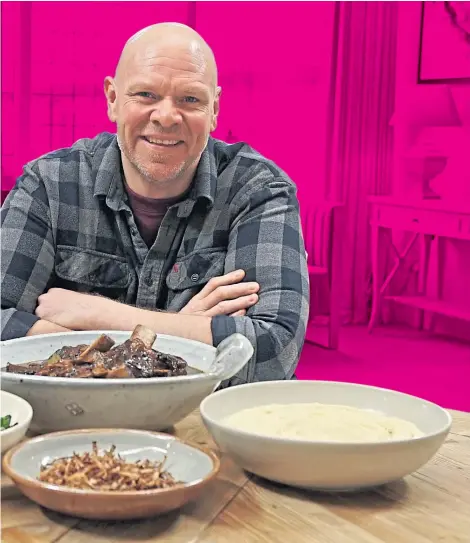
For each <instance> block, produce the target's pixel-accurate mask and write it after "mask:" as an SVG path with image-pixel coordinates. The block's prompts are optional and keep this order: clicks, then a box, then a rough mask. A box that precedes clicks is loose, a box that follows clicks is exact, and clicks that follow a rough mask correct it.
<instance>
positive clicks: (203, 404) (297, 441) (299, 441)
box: [199, 379, 453, 449]
mask: <svg viewBox="0 0 470 543" xmlns="http://www.w3.org/2000/svg"><path fill="white" fill-rule="evenodd" d="M302 384H307V385H308V384H319V385H341V386H345V387H351V388H356V387H359V388H367V389H373V390H379V391H383V392H387V393H390V394H392V395H395V396H406V397H408V398H413V399H414V400H418V401H420V402H422V403H424V404H427V405H429V406H432V407H433V408H435V409H438V410H439V411H441V412H442V414H443V415H444V416H445V417H446V419H447V421H446V424H445V425H444V426H443V427H442V428H441V429H440V430H437V431H435V432H430V433H426V434H424V435H422V436H418V437H412V438H405V439H393V440H390V441H367V442H365V441H320V440H312V439H299V438H293V437H276V436H268V435H260V434H255V433H253V432H248V431H246V430H239V429H238V428H231V427H230V426H228V425H227V424H223V423H221V422H219V421H216V420H215V419H213V418H212V417H211V416H210V415H208V414H207V404H209V403H210V402H211V401H216V400H214V399H213V398H214V397H217V396H223V395H228V394H236V390H237V389H239V388H240V387H243V388H254V389H256V388H260V387H263V386H272V387H276V388H282V387H284V386H294V387H295V386H301V385H302ZM304 386H305V385H304ZM234 391H235V392H234ZM279 403H281V404H282V400H281V401H280V402H279ZM298 403H307V402H298ZM312 403H313V402H312ZM318 403H320V402H318ZM261 405H264V404H260V406H261ZM325 405H326V404H325ZM335 405H341V404H335ZM255 407H258V406H255ZM199 410H200V413H201V417H202V419H203V421H204V422H206V421H208V422H209V423H210V424H212V425H213V426H215V427H217V428H218V429H220V430H222V431H225V432H227V431H228V432H230V433H232V434H234V435H238V436H240V437H243V438H251V439H259V440H263V441H267V442H269V443H273V444H274V443H281V442H282V443H283V444H286V445H287V444H288V445H291V444H292V445H293V444H296V445H303V446H308V445H309V446H316V447H332V446H333V447H356V448H361V449H362V448H370V447H374V448H375V447H383V446H388V447H393V446H398V445H404V444H409V443H419V442H422V441H426V440H428V439H431V438H433V437H438V436H442V435H443V436H446V435H447V434H448V433H449V431H450V429H451V426H452V422H453V419H452V416H451V414H450V413H449V411H448V410H447V409H444V408H443V407H441V406H439V405H437V404H436V403H434V402H430V401H429V400H425V399H423V398H419V397H418V396H413V395H412V394H407V393H406V392H399V391H397V390H391V389H389V388H383V387H376V386H373V385H363V384H360V383H345V382H342V381H324V380H323V381H320V380H319V381H316V380H312V379H310V380H302V381H300V380H299V381H294V380H291V381H262V382H257V383H246V384H243V385H238V386H237V387H229V388H225V389H222V390H218V391H216V392H214V393H213V394H210V395H209V396H206V397H205V398H204V399H203V400H202V402H201V404H200V407H199ZM409 422H410V421H409ZM209 431H210V429H209ZM211 435H212V432H211Z"/></svg>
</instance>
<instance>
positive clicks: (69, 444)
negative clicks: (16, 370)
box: [2, 429, 220, 520]
mask: <svg viewBox="0 0 470 543" xmlns="http://www.w3.org/2000/svg"><path fill="white" fill-rule="evenodd" d="M93 441H96V443H97V445H98V448H99V451H100V453H102V452H103V451H109V449H110V448H111V447H112V446H113V445H114V446H115V447H116V454H119V455H120V456H121V457H122V458H123V459H124V460H126V461H128V462H136V461H138V460H151V461H157V462H161V461H163V459H164V457H165V456H167V461H166V462H165V465H164V468H165V469H166V470H167V471H168V472H169V473H170V474H171V475H173V477H174V478H175V479H176V480H177V481H180V482H181V483H182V484H180V485H178V486H176V487H169V488H163V489H155V490H143V491H142V490H141V491H132V490H127V491H124V492H112V491H99V490H76V489H73V488H69V487H65V486H56V485H51V484H47V483H43V482H42V481H38V480H37V477H38V475H39V473H40V470H41V466H42V465H47V464H49V463H50V462H52V461H54V460H55V459H57V458H64V457H70V456H72V455H73V453H77V454H80V453H83V452H91V450H92V443H93ZM2 466H3V469H4V471H5V472H6V474H7V475H8V476H9V477H11V479H13V481H14V482H15V484H17V485H18V487H19V489H20V490H21V491H22V492H23V494H25V495H26V496H27V497H28V498H30V499H31V500H33V501H34V502H36V503H38V504H39V505H42V506H44V507H47V508H48V509H52V510H53V511H59V512H61V513H66V514H68V515H73V516H76V517H83V518H90V519H99V520H123V519H137V518H145V517H152V516H155V515H159V514H162V513H166V512H167V511H171V510H173V509H178V508H179V507H181V506H182V505H184V504H186V503H187V502H189V501H193V500H195V499H196V498H197V497H198V496H199V495H200V493H201V492H202V490H203V489H204V488H205V486H206V485H207V484H208V483H209V482H210V481H211V480H212V479H213V478H214V477H215V476H216V474H217V472H218V470H219V466H220V462H219V459H218V458H217V456H216V455H215V454H214V453H212V452H211V451H209V450H205V449H203V448H202V447H199V446H196V445H191V444H190V443H186V442H184V441H182V440H180V439H178V438H176V437H173V436H170V435H166V434H158V433H154V432H145V431H140V430H117V429H116V430H106V429H105V430H100V429H94V430H73V431H71V432H57V433H52V434H47V435H45V436H39V437H36V438H33V439H30V440H28V441H25V442H23V443H20V444H19V445H17V446H16V447H15V448H14V449H11V450H10V451H8V453H7V454H6V455H5V456H4V458H3V462H2Z"/></svg>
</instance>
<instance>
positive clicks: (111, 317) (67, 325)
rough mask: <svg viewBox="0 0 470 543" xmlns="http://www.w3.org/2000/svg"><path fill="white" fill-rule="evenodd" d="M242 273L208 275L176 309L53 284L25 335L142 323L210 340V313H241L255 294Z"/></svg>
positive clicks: (40, 300) (125, 327) (163, 331)
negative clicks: (166, 309) (157, 308)
mask: <svg viewBox="0 0 470 543" xmlns="http://www.w3.org/2000/svg"><path fill="white" fill-rule="evenodd" d="M244 276H245V273H244V271H243V270H236V271H234V272H230V273H228V274H226V275H224V276H222V277H215V278H213V279H211V280H210V281H209V282H208V283H207V285H206V286H205V287H204V288H203V289H202V290H201V292H200V293H198V294H197V295H196V296H194V298H193V299H192V300H191V301H190V302H189V303H188V304H187V305H186V306H185V307H184V308H183V309H182V310H181V311H180V312H179V313H168V312H160V311H149V310H146V309H140V308H137V307H133V306H129V305H125V304H122V303H120V302H116V301H114V300H110V299H109V298H104V297H101V296H93V295H89V294H82V293H78V292H73V291H70V290H64V289H60V288H52V289H50V290H49V291H48V292H47V293H45V294H42V295H41V296H39V298H38V306H37V308H36V311H35V314H36V315H37V316H38V317H39V318H40V320H38V321H37V322H36V323H35V324H34V325H33V326H32V327H31V328H30V330H29V332H28V335H36V334H47V333H53V332H65V331H69V330H132V329H133V328H134V327H135V326H137V325H138V324H143V325H145V326H147V327H149V328H152V329H154V330H158V332H159V333H161V334H168V335H179V336H183V337H186V338H188V339H194V340H196V341H202V342H204V343H208V344H209V345H212V344H213V338H212V332H211V326H210V325H211V319H212V317H213V316H215V315H232V316H244V315H245V314H246V310H247V309H248V308H249V307H251V306H252V305H254V304H255V303H256V302H257V300H258V295H257V294H256V293H257V292H258V290H259V285H258V283H256V282H247V283H242V282H241V281H242V279H243V278H244Z"/></svg>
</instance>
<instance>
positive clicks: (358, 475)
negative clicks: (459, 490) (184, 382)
mask: <svg viewBox="0 0 470 543" xmlns="http://www.w3.org/2000/svg"><path fill="white" fill-rule="evenodd" d="M314 402H318V403H323V404H340V405H347V406H351V407H357V408H363V409H374V410H377V411H380V412H383V413H384V414H386V415H390V416H395V417H399V418H402V419H405V420H408V421H410V422H412V423H414V424H416V426H417V427H418V428H419V429H420V430H421V431H422V432H423V433H424V436H423V437H419V438H414V439H407V440H401V441H389V442H386V443H383V442H374V443H338V442H320V441H316V442H315V441H303V440H295V439H285V438H284V439H283V438H276V437H264V436H260V435H255V434H250V433H247V432H242V431H239V430H235V429H232V428H230V427H228V426H227V425H226V424H225V423H224V422H223V419H224V418H225V417H227V416H229V415H231V414H232V413H235V412H236V411H240V410H242V409H246V408H250V407H255V406H261V405H266V404H273V403H278V404H290V403H314ZM201 415H202V418H203V421H204V423H205V425H206V427H207V428H208V430H209V432H210V433H211V435H212V437H213V438H214V440H215V442H216V443H217V444H218V446H219V447H220V449H221V450H222V451H223V452H226V453H227V454H229V455H230V456H231V457H232V458H233V459H234V460H235V462H237V463H238V464H239V465H240V466H241V467H242V468H244V469H245V470H247V471H249V472H252V473H254V474H256V475H259V476H261V477H265V478H266V479H271V480H273V481H277V482H280V483H284V484H288V485H293V486H298V487H304V488H311V489H316V490H328V491H340V490H341V491H346V490H359V489H362V488H367V487H372V486H377V485H381V484H385V483H388V482H391V481H394V480H397V479H401V478H402V477H404V476H406V475H409V474H411V473H412V472H414V471H416V470H417V469H419V468H420V467H422V466H423V465H424V464H425V463H426V462H428V461H429V460H430V459H431V458H432V457H433V456H434V454H435V453H436V452H437V451H438V449H439V448H440V446H441V445H442V443H443V442H444V440H445V438H446V436H447V434H448V432H449V430H450V426H451V423H452V419H451V417H450V415H449V413H448V412H447V411H445V410H444V409H442V408H440V407H439V406H437V405H435V404H433V403H430V402H428V401H425V400H422V399H420V398H416V397H414V396H409V395H407V394H402V393H399V392H395V391H392V390H386V389H382V388H376V387H371V386H365V385H356V384H350V383H336V382H328V381H276V382H263V383H253V384H248V385H240V386H238V387H234V388H227V389H224V390H221V391H219V392H216V393H215V394H213V395H212V396H209V397H207V398H206V399H205V400H203V402H202V403H201Z"/></svg>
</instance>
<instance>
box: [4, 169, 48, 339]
mask: <svg viewBox="0 0 470 543" xmlns="http://www.w3.org/2000/svg"><path fill="white" fill-rule="evenodd" d="M47 201H48V200H47V194H46V190H45V187H44V185H43V183H42V182H41V180H40V178H39V176H38V175H36V173H35V172H34V171H33V170H32V169H31V168H30V167H29V166H26V167H25V169H24V173H23V175H22V176H21V177H20V178H19V179H18V181H17V183H16V186H15V187H14V188H13V190H12V191H11V192H10V194H9V195H8V196H7V198H6V200H5V202H4V205H3V206H2V211H1V224H2V232H1V234H2V243H1V285H2V293H1V297H2V321H1V338H2V341H4V340H7V339H14V338H17V337H23V336H25V335H26V334H27V332H28V331H29V329H30V328H31V326H33V324H34V323H35V322H36V321H37V320H39V319H38V317H36V316H35V315H34V311H35V309H36V305H37V299H38V297H39V296H40V295H41V294H42V293H43V292H44V291H45V290H46V287H47V283H48V282H49V279H50V277H51V273H52V271H53V269H54V258H55V257H54V255H55V251H54V243H53V233H52V228H51V221H50V212H49V208H48V205H47Z"/></svg>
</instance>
